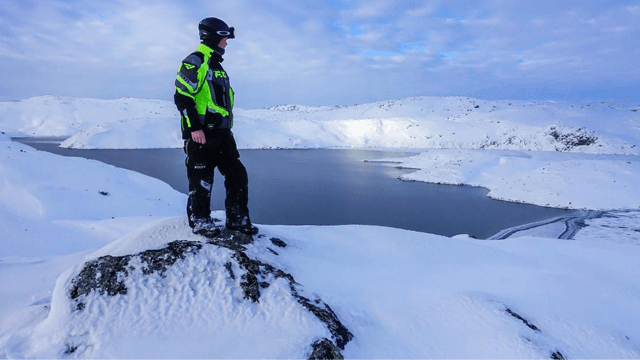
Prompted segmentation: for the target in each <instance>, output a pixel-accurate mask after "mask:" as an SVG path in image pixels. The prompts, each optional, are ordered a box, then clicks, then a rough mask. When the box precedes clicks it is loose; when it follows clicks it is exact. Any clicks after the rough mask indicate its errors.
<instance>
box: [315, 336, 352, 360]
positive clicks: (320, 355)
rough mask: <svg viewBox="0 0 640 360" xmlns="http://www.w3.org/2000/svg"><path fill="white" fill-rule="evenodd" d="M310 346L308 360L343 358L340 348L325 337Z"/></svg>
mask: <svg viewBox="0 0 640 360" xmlns="http://www.w3.org/2000/svg"><path fill="white" fill-rule="evenodd" d="M311 347H312V351H311V355H309V360H329V359H344V357H343V356H342V354H341V353H340V349H338V348H337V347H336V346H335V345H334V344H333V343H332V342H331V341H330V340H329V339H327V338H323V339H322V340H317V341H315V342H314V343H313V344H312V345H311Z"/></svg>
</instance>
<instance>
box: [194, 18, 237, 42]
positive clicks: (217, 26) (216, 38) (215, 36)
mask: <svg viewBox="0 0 640 360" xmlns="http://www.w3.org/2000/svg"><path fill="white" fill-rule="evenodd" d="M198 30H200V40H202V41H211V42H212V43H214V44H217V43H218V42H220V40H222V38H225V37H228V38H229V39H233V38H235V37H236V34H235V29H234V28H233V27H229V25H227V23H225V22H224V21H222V20H220V19H218V18H214V17H208V18H206V19H202V21H200V24H198Z"/></svg>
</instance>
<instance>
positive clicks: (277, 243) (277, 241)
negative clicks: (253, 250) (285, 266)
mask: <svg viewBox="0 0 640 360" xmlns="http://www.w3.org/2000/svg"><path fill="white" fill-rule="evenodd" d="M269 240H271V242H272V243H273V245H275V246H277V247H281V248H284V247H287V243H285V242H284V241H282V240H280V239H278V238H271V239H269Z"/></svg>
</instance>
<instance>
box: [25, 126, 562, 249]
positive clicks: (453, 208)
mask: <svg viewBox="0 0 640 360" xmlns="http://www.w3.org/2000/svg"><path fill="white" fill-rule="evenodd" d="M19 141H20V142H22V143H25V144H27V145H30V146H32V147H34V148H36V149H39V150H44V151H48V152H52V153H56V154H60V155H64V156H77V157H84V158H89V159H95V160H99V161H102V162H105V163H108V164H111V165H114V166H117V167H120V168H125V169H130V170H134V171H137V172H140V173H142V174H145V175H149V176H152V177H155V178H158V179H160V180H162V181H164V182H166V183H168V184H169V185H171V186H172V187H173V188H174V189H176V190H178V191H180V192H182V193H185V194H186V193H187V180H186V170H185V166H184V158H185V155H184V152H183V151H182V149H142V150H75V149H63V148H59V147H58V143H59V141H60V140H59V139H57V140H52V139H19ZM240 154H241V156H240V159H241V160H242V162H243V163H244V165H245V167H246V168H247V172H248V173H249V209H250V212H251V219H252V220H253V222H255V223H257V224H272V225H343V224H366V225H382V226H390V227H396V228H402V229H407V230H415V231H421V232H429V233H434V234H440V235H445V236H453V235H457V234H473V235H475V236H477V237H478V238H481V239H484V238H488V237H490V236H492V235H494V234H496V233H497V232H499V231H500V230H502V229H506V228H510V227H513V226H517V225H522V224H526V223H531V222H535V221H540V220H544V219H548V218H552V217H556V216H560V215H566V214H567V213H568V211H566V210H561V209H552V208H544V207H539V206H534V205H525V204H516V203H509V202H504V201H497V200H493V199H490V198H488V197H486V194H487V192H488V191H487V190H486V189H483V188H474V187H468V186H451V185H436V184H427V183H421V182H405V181H400V180H398V179H397V177H398V176H400V175H401V174H403V173H405V172H406V171H407V170H400V169H396V168H394V167H393V166H391V165H389V164H379V163H367V162H364V160H366V159H378V158H385V157H398V156H400V155H401V154H399V153H397V152H384V151H374V150H351V149H349V150H334V149H313V150H240ZM223 204H224V185H223V177H222V176H221V175H220V174H219V173H218V172H217V171H216V174H215V178H214V190H213V195H212V209H213V210H219V209H224V205H223Z"/></svg>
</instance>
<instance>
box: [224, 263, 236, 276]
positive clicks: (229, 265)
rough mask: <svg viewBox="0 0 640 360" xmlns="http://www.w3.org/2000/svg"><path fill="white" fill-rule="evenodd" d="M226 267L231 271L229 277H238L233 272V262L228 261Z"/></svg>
mask: <svg viewBox="0 0 640 360" xmlns="http://www.w3.org/2000/svg"><path fill="white" fill-rule="evenodd" d="M224 267H225V269H227V271H228V272H229V277H230V278H231V279H233V280H235V279H236V275H235V274H234V273H233V269H232V268H231V263H230V262H228V263H226V264H224Z"/></svg>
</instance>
